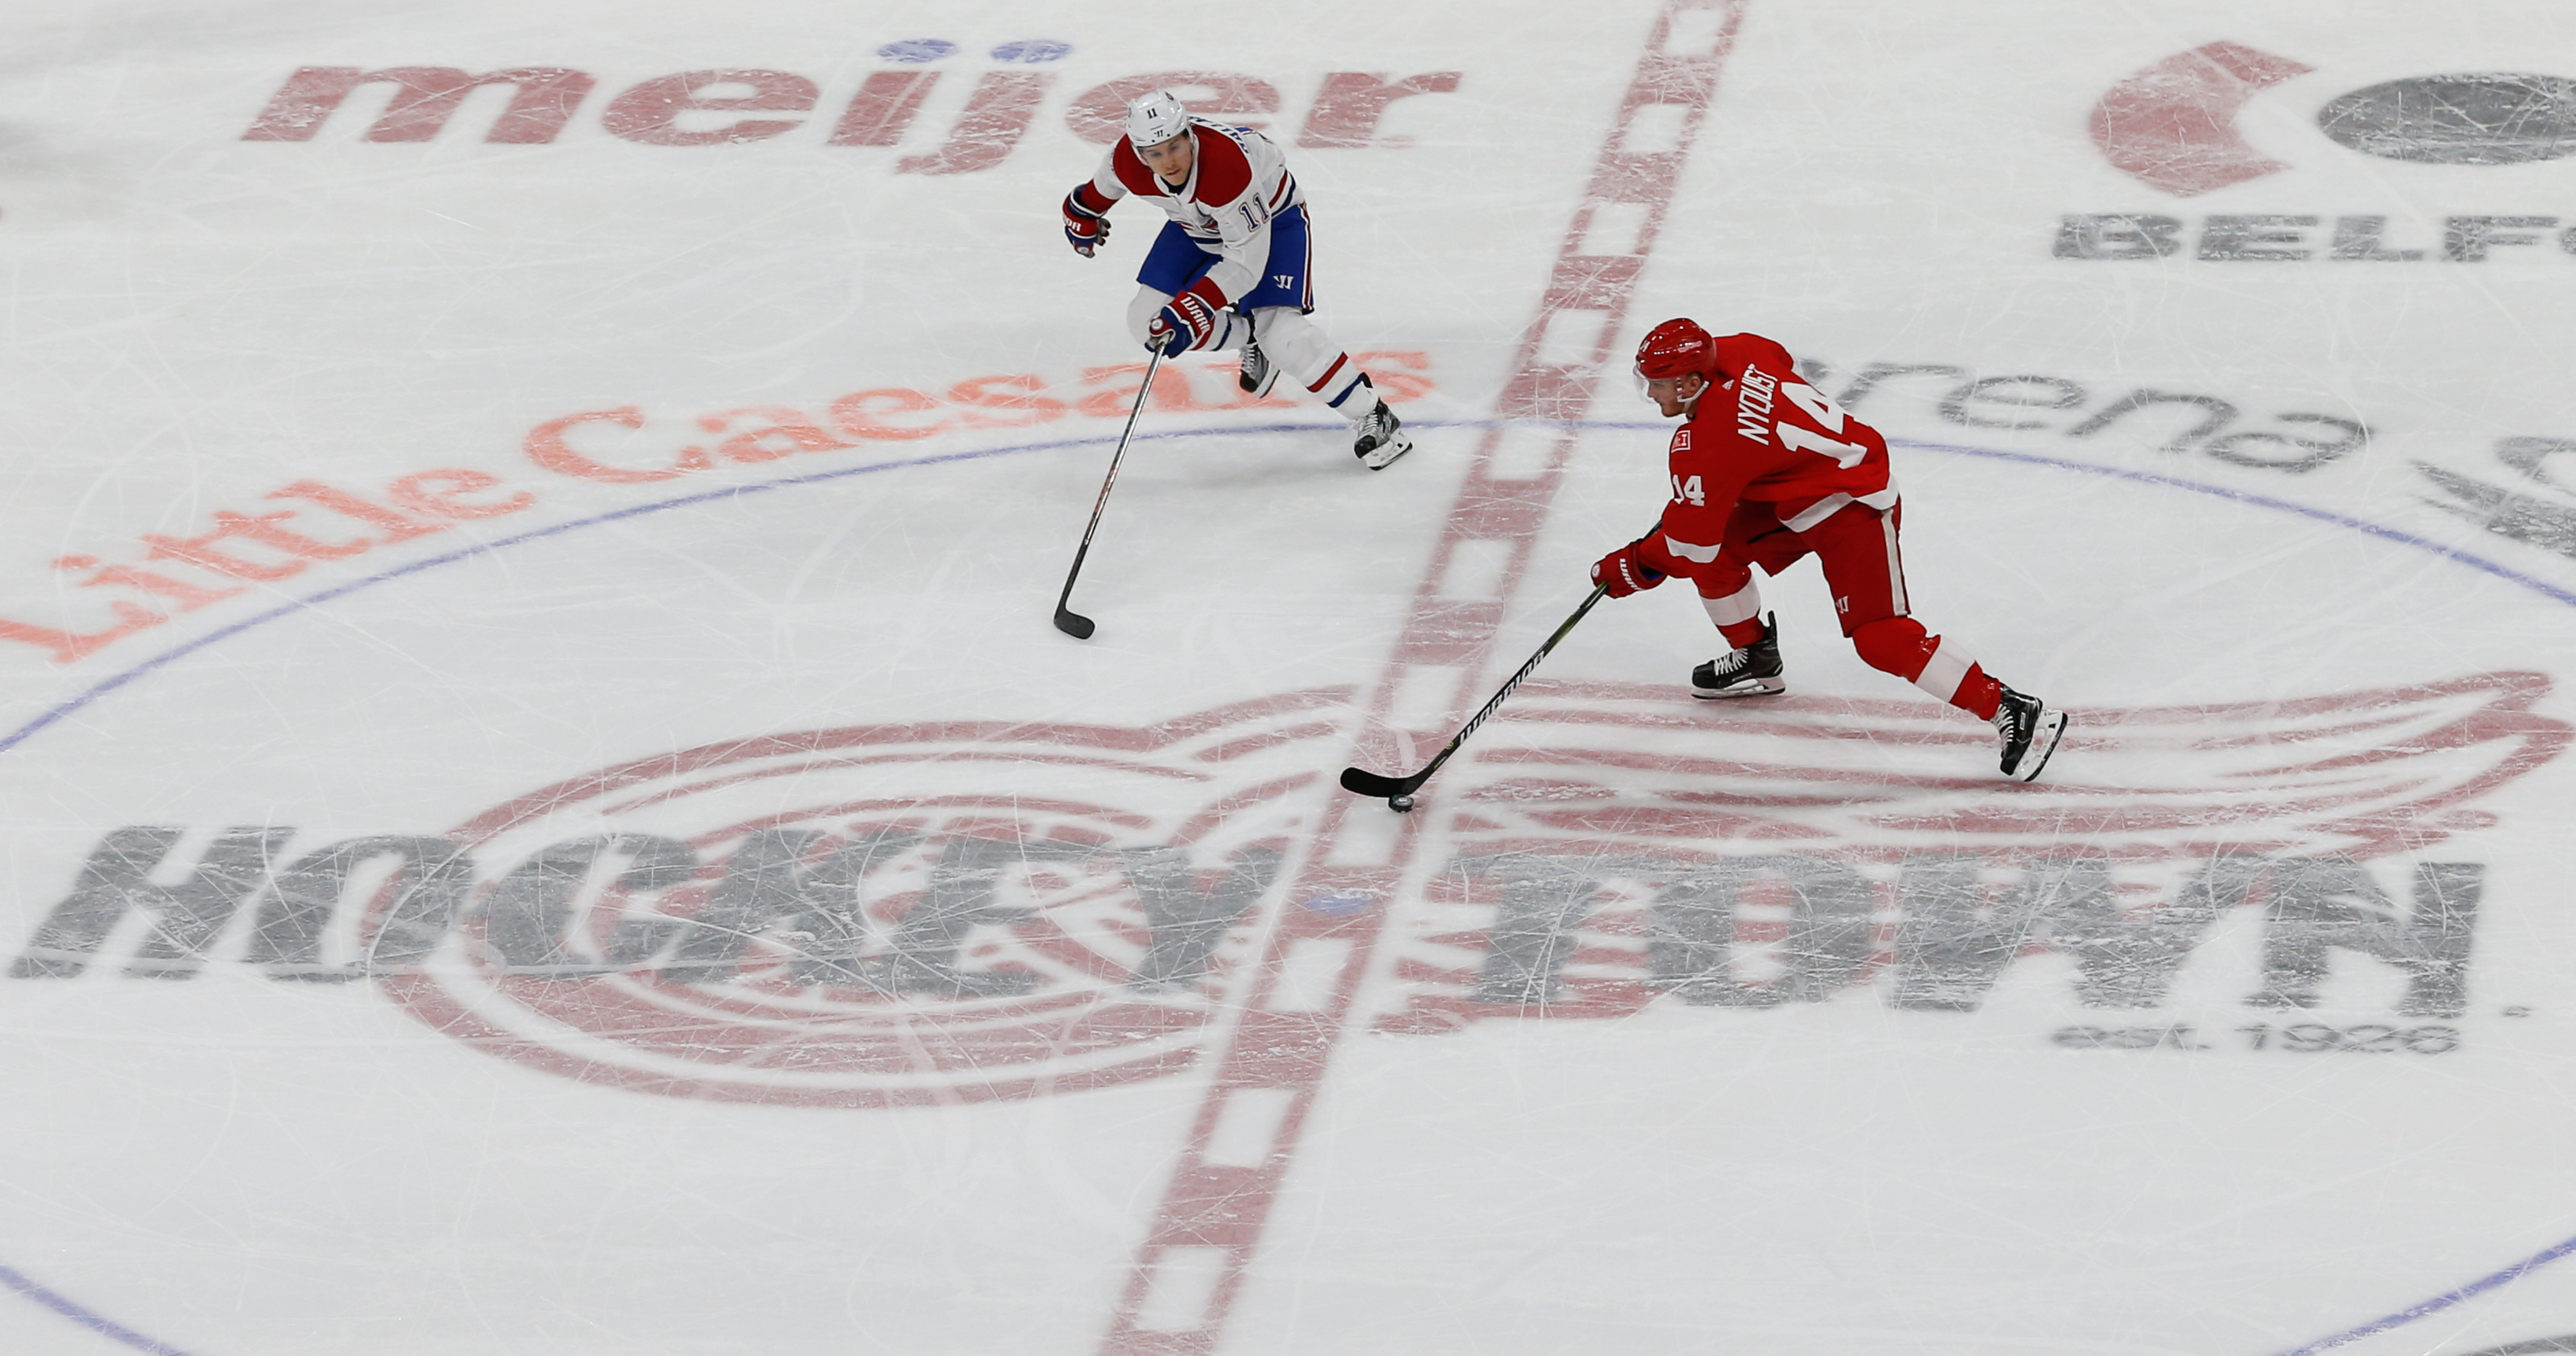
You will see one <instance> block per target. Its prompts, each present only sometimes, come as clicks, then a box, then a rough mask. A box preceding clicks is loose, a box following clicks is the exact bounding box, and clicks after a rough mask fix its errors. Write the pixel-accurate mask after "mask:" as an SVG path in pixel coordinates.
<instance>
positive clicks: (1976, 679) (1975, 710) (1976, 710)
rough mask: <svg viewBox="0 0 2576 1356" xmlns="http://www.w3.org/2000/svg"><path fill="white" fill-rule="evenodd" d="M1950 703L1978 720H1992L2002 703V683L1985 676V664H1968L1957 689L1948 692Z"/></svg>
mask: <svg viewBox="0 0 2576 1356" xmlns="http://www.w3.org/2000/svg"><path fill="white" fill-rule="evenodd" d="M1950 704H1951V705H1952V706H1955V707H1957V708H1959V709H1960V710H1962V711H1965V712H1967V713H1968V714H1969V715H1972V716H1975V717H1976V718H1977V719H1979V720H1993V719H1994V718H1995V711H1996V710H1997V709H1998V708H2000V707H2001V706H2002V705H2003V704H2004V685H2003V684H2001V683H1998V682H1996V681H1995V680H1994V679H1992V678H1989V677H1987V676H1986V667H1985V665H1983V664H1970V665H1969V666H1968V676H1967V677H1965V678H1962V679H1960V680H1959V690H1958V691H1956V692H1954V693H1951V694H1950Z"/></svg>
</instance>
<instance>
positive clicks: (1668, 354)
mask: <svg viewBox="0 0 2576 1356" xmlns="http://www.w3.org/2000/svg"><path fill="white" fill-rule="evenodd" d="M1685 372H1696V373H1698V374H1699V376H1700V379H1701V380H1702V381H1706V382H1708V383H1709V384H1711V385H1715V384H1716V383H1717V381H1718V378H1719V372H1718V370H1717V341H1716V340H1714V339H1711V338H1709V337H1708V331H1706V330H1704V329H1701V328H1700V327H1699V322H1698V321H1696V320H1690V319H1686V318H1677V319H1673V320H1667V321H1665V322H1664V323H1662V324H1660V325H1657V326H1656V327H1654V328H1653V329H1651V330H1648V331H1646V337H1645V338H1644V339H1641V340H1639V341H1638V343H1637V384H1638V385H1640V386H1643V385H1644V384H1645V383H1647V382H1650V381H1663V380H1666V379H1668V378H1672V377H1678V376H1680V375H1682V374H1683V373H1685Z"/></svg>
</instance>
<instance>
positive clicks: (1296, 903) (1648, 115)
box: [1100, 0, 1747, 1356]
mask: <svg viewBox="0 0 2576 1356" xmlns="http://www.w3.org/2000/svg"><path fill="white" fill-rule="evenodd" d="M1746 3H1747V0H1664V3H1663V8H1662V11H1661V12H1660V13H1659V14H1657V15H1656V18H1655V26H1654V31H1653V33H1652V35H1651V36H1650V37H1648V39H1647V41H1646V47H1645V51H1644V52H1643V53H1642V54H1641V55H1640V56H1639V58H1638V61H1637V68H1636V72H1635V74H1634V75H1633V76H1632V77H1631V78H1630V80H1629V82H1628V88H1627V91H1626V93H1625V94H1624V95H1623V96H1622V97H1621V99H1620V101H1619V110H1618V114H1617V116H1616V118H1615V120H1614V122H1613V125H1612V127H1611V131H1610V135H1609V138H1608V139H1607V141H1605V142H1604V143H1603V145H1602V148H1601V152H1600V155H1599V157H1598V158H1597V159H1595V161H1594V162H1593V166H1592V173H1591V177H1590V179H1589V180H1588V181H1587V182H1586V183H1585V185H1584V189H1583V197H1582V199H1581V202H1580V203H1579V205H1578V206H1577V207H1576V208H1575V212H1574V220H1573V222H1572V224H1571V225H1570V226H1568V227H1567V229H1566V233H1565V238H1564V240H1563V241H1562V242H1561V243H1560V244H1559V245H1558V247H1557V254H1556V263H1555V266H1554V267H1553V268H1552V269H1551V270H1550V272H1549V275H1548V283H1547V291H1546V293H1545V295H1544V296H1543V297H1542V299H1541V300H1540V302H1539V307H1538V313H1537V314H1536V315H1535V316H1533V317H1532V318H1531V320H1530V323H1529V325H1528V327H1527V328H1526V329H1524V330H1523V331H1522V332H1521V342H1520V350H1519V353H1518V355H1517V357H1516V358H1515V360H1514V363H1513V369H1512V371H1513V375H1512V377H1511V379H1510V381H1508V382H1507V383H1506V384H1505V385H1504V387H1503V392H1502V395H1501V396H1500V398H1499V399H1498V400H1497V401H1496V402H1495V413H1496V415H1497V416H1498V422H1497V423H1496V425H1495V426H1494V427H1492V428H1490V429H1488V430H1486V432H1485V434H1484V437H1483V440H1482V441H1481V443H1480V444H1479V445H1478V447H1477V449H1476V455H1475V460H1474V462H1473V463H1472V464H1471V465H1470V467H1469V468H1468V472H1467V478H1466V483H1465V484H1464V485H1463V486H1462V487H1461V488H1460V490H1459V493H1458V501H1457V503H1456V505H1455V506H1454V507H1453V508H1452V509H1451V510H1450V513H1449V519H1448V523H1447V526H1446V529H1445V530H1444V531H1443V533H1442V534H1441V537H1440V541H1439V543H1438V545H1437V546H1436V547H1435V548H1434V549H1433V551H1432V555H1431V567H1430V569H1429V570H1428V571H1427V572H1426V573H1425V574H1424V576H1423V579H1422V583H1421V585H1420V586H1419V587H1418V588H1417V589H1416V590H1415V592H1414V597H1413V608H1412V611H1411V613H1410V615H1409V616H1408V617H1407V619H1406V621H1405V627H1404V634H1403V638H1402V640H1401V641H1400V643H1399V644H1398V646H1397V648H1396V653H1395V656H1394V658H1393V660H1392V661H1391V662H1390V663H1389V665H1388V667H1387V671H1386V673H1385V675H1384V676H1383V677H1382V678H1381V679H1380V680H1379V681H1378V684H1377V687H1376V689H1375V690H1374V692H1373V693H1372V694H1371V696H1370V699H1369V707H1368V714H1369V720H1368V725H1367V727H1366V728H1367V729H1368V730H1370V731H1381V730H1387V729H1388V728H1389V727H1390V726H1392V725H1393V724H1394V723H1395V722H1397V721H1399V720H1404V719H1411V718H1413V717H1411V716H1409V715H1408V714H1406V713H1400V712H1399V711H1398V705H1397V703H1398V699H1399V694H1405V693H1413V694H1416V695H1417V697H1418V696H1445V699H1446V702H1447V711H1442V712H1440V713H1439V714H1438V715H1437V716H1435V717H1434V719H1439V720H1445V719H1447V717H1448V712H1450V711H1455V712H1464V711H1471V710H1474V709H1475V708H1476V707H1477V706H1478V705H1480V704H1481V703H1482V701H1483V699H1484V698H1485V696H1486V695H1487V694H1486V691H1485V683H1486V682H1487V678H1486V674H1485V670H1486V668H1487V666H1488V662H1489V661H1490V659H1491V658H1492V654H1493V647H1494V639H1495V631H1496V630H1497V628H1499V627H1500V626H1501V624H1502V621H1503V617H1504V613H1505V610H1506V608H1507V606H1508V604H1509V603H1510V601H1511V599H1512V596H1513V594H1514V593H1515V592H1517V591H1518V589H1519V587H1520V584H1521V579H1522V576H1523V575H1524V574H1526V573H1527V571H1528V568H1529V561H1530V554H1531V552H1532V550H1533V549H1535V546H1536V543H1537V540H1538V533H1539V528H1540V526H1541V525H1542V524H1543V523H1544V522H1545V521H1546V520H1547V514H1548V511H1549V509H1550V508H1551V507H1552V506H1553V504H1554V502H1555V498H1556V490H1557V486H1558V484H1559V482H1560V481H1562V480H1563V478H1564V472H1565V466H1566V462H1567V460H1568V459H1569V458H1570V457H1571V456H1572V454H1573V450H1574V442H1575V439H1576V437H1577V436H1578V431H1577V429H1575V428H1574V427H1573V425H1574V424H1575V423H1577V422H1578V421H1580V420H1582V419H1583V418H1584V417H1585V414H1586V412H1587V411H1588V410H1589V409H1590V407H1591V403H1592V397H1593V393H1594V390H1595V388H1596V386H1597V385H1598V384H1599V381H1600V378H1601V376H1602V374H1603V373H1604V372H1605V371H1607V370H1609V369H1608V364H1609V362H1610V360H1611V354H1610V349H1611V346H1612V345H1613V344H1614V343H1616V342H1617V340H1618V338H1619V334H1620V331H1621V328H1622V325H1623V323H1624V321H1625V319H1626V317H1627V313H1628V301H1629V298H1630V296H1631V294H1632V293H1633V292H1634V291H1635V289H1636V284H1637V277H1638V275H1639V274H1640V273H1642V272H1643V271H1644V269H1645V264H1646V258H1647V256H1648V255H1649V254H1650V253H1651V252H1652V251H1653V249H1654V244H1655V238H1656V236H1657V234H1658V233H1659V232H1660V231H1661V229H1662V227H1663V221H1664V213H1665V211H1666V210H1667V209H1668V208H1669V207H1670V206H1671V204H1672V199H1673V194H1674V192H1675V190H1676V189H1677V188H1678V186H1679V184H1680V181H1681V173H1682V167H1683V165H1684V163H1685V162H1686V160H1687V159H1688V157H1689V154H1690V148H1691V145H1692V143H1693V142H1694V141H1696V140H1697V138H1698V135H1699V130H1700V125H1701V124H1702V123H1703V122H1704V121H1705V120H1706V118H1707V115H1708V106H1709V101H1710V99H1711V98H1712V97H1713V96H1714V95H1715V93H1716V90H1717V77H1718V71H1719V69H1720V68H1721V67H1722V66H1723V65H1724V64H1725V61H1726V57H1727V53H1728V52H1729V50H1730V49H1731V48H1732V47H1733V45H1734V42H1735V34H1736V30H1737V28H1738V26H1739V25H1740V24H1741V22H1742V20H1743V11H1744V6H1745V4H1746ZM1622 237H1624V238H1622ZM1566 582H1567V585H1568V588H1569V591H1570V592H1572V591H1574V590H1573V586H1574V585H1575V584H1576V583H1577V582H1578V581H1576V580H1572V579H1569V580H1568V581H1566ZM1421 704H1422V703H1420V702H1418V701H1407V703H1406V707H1407V711H1408V712H1409V711H1410V710H1411V709H1412V708H1413V707H1415V706H1417V705H1421ZM1449 733H1450V731H1449V730H1448V729H1446V728H1442V729H1438V730H1422V729H1404V730H1396V731H1393V732H1392V733H1391V734H1377V735H1375V736H1374V737H1371V736H1365V735H1364V736H1363V738H1362V740H1361V748H1360V753H1361V754H1362V755H1363V756H1364V757H1368V758H1372V759H1385V758H1389V757H1393V758H1397V759H1399V760H1400V759H1404V758H1406V757H1407V756H1408V755H1409V756H1411V758H1412V760H1413V763H1414V764H1418V762H1419V759H1420V758H1422V757H1427V756H1429V753H1430V751H1432V750H1435V749H1437V748H1438V747H1439V746H1440V745H1441V744H1442V743H1443V742H1445V741H1446V739H1447V737H1448V735H1449ZM1395 770H1396V771H1399V772H1401V771H1404V770H1408V769H1407V768H1398V769H1395ZM1354 806H1357V807H1359V808H1360V809H1361V810H1362V811H1364V812H1366V813H1369V814H1372V815H1379V816H1384V815H1386V813H1387V812H1386V811H1385V810H1384V809H1383V808H1382V807H1381V806H1379V805H1378V803H1377V802H1375V801H1362V800H1360V799H1358V798H1356V797H1353V796H1348V795H1342V794H1339V793H1335V794H1333V795H1331V796H1330V797H1329V798H1328V799H1327V800H1326V802H1325V808H1324V815H1323V822H1322V824H1321V825H1320V826H1319V827H1318V829H1317V830H1316V834H1315V839H1314V843H1313V845H1312V847H1311V849H1310V851H1309V852H1308V854H1307V856H1306V859H1305V861H1304V863H1303V865H1302V866H1301V867H1300V868H1299V870H1298V873H1297V876H1296V878H1295V879H1294V881H1293V882H1292V883H1291V884H1290V886H1289V888H1288V894H1287V897H1286V902H1285V903H1284V905H1283V906H1282V909H1281V914H1280V917H1279V919H1278V920H1277V922H1276V923H1275V925H1274V926H1273V927H1272V929H1271V932H1270V935H1269V938H1268V941H1267V943H1266V945H1265V946H1264V949H1263V953H1262V956H1261V962H1260V966H1259V968H1258V970H1257V971H1256V972H1255V973H1253V974H1252V975H1251V976H1250V977H1249V980H1248V982H1247V983H1246V984H1245V985H1244V995H1243V999H1242V1007H1241V1011H1240V1013H1239V1014H1238V1015H1237V1018H1236V1021H1235V1024H1234V1026H1233V1028H1232V1030H1231V1032H1230V1034H1229V1035H1228V1036H1227V1038H1226V1040H1225V1043H1224V1046H1223V1048H1222V1049H1221V1050H1220V1051H1219V1052H1218V1053H1217V1054H1216V1055H1215V1057H1214V1059H1215V1075H1214V1077H1213V1078H1211V1080H1210V1082H1209V1087H1208V1092H1207V1097H1206V1100H1205V1101H1203V1102H1201V1103H1200V1105H1199V1112H1198V1117H1197V1119H1196V1120H1195V1121H1194V1122H1193V1123H1192V1125H1191V1127H1190V1134H1189V1140H1188V1142H1187V1144H1186V1145H1184V1146H1183V1148H1182V1150H1181V1154H1180V1158H1179V1161H1178V1162H1177V1163H1175V1164H1174V1165H1173V1168H1172V1176H1171V1181H1170V1183H1169V1184H1168V1185H1167V1186H1166V1187H1165V1188H1164V1191H1163V1197H1162V1201H1161V1203H1160V1205H1159V1206H1158V1207H1157V1208H1156V1210H1155V1212H1154V1219H1153V1223H1152V1226H1151V1228H1150V1230H1149V1231H1148V1233H1147V1235H1146V1238H1145V1240H1144V1242H1143V1244H1142V1245H1141V1246H1140V1247H1139V1248H1138V1249H1137V1253H1136V1258H1135V1261H1134V1264H1133V1266H1132V1267H1131V1268H1130V1269H1129V1272H1128V1276H1127V1284H1126V1288H1125V1290H1124V1292H1123V1293H1122V1294H1121V1295H1120V1296H1119V1299H1118V1306H1117V1310H1116V1312H1115V1314H1114V1316H1113V1317H1112V1318H1111V1320H1110V1326H1109V1331H1108V1333H1107V1335H1106V1336H1105V1337H1104V1338H1103V1339H1102V1341H1101V1344H1100V1352H1101V1356H1210V1353H1213V1352H1214V1351H1215V1350H1216V1346H1217V1342H1218V1339H1219V1337H1220V1336H1221V1335H1222V1333H1223V1331H1224V1327H1225V1321H1226V1317H1227V1315H1228V1313H1229V1312H1230V1311H1231V1310H1232V1309H1233V1307H1234V1301H1235V1299H1236V1297H1237V1296H1238V1295H1239V1294H1240V1292H1241V1290H1242V1287H1243V1280H1244V1272H1245V1269H1246V1268H1247V1267H1248V1266H1249V1265H1250V1263H1251V1260H1252V1254H1253V1251H1254V1249H1255V1248H1256V1247H1257V1246H1258V1245H1259V1243H1260V1241H1261V1232H1262V1228H1263V1226H1264V1225H1265V1224H1266V1223H1267V1222H1268V1220H1269V1218H1270V1212H1271V1210H1272V1209H1273V1207H1274V1206H1275V1205H1276V1204H1277V1202H1278V1197H1279V1188H1280V1184H1281V1182H1282V1181H1283V1180H1284V1179H1285V1178H1286V1176H1287V1173H1288V1168H1289V1164H1290V1163H1291V1161H1292V1160H1293V1159H1294V1157H1295V1153H1296V1148H1297V1141H1298V1135H1299V1132H1300V1130H1301V1129H1302V1128H1303V1127H1304V1124H1305V1119H1306V1113H1307V1111H1308V1110H1309V1108H1311V1107H1312V1106H1313V1104H1314V1099H1315V1093H1316V1091H1317V1089H1318V1088H1319V1087H1321V1086H1322V1083H1323V1079H1324V1073H1325V1069H1326V1066H1327V1064H1328V1063H1329V1062H1330V1060H1331V1057H1332V1052H1333V1048H1334V1046H1335V1045H1336V1044H1337V1043H1338V1041H1339V1039H1340V1037H1341V1034H1342V1032H1343V1029H1344V1028H1345V1027H1346V1026H1347V1025H1348V1024H1349V1022H1350V1019H1351V1014H1352V1009H1353V1007H1354V1005H1355V1004H1356V1001H1357V998H1358V995H1359V989H1360V982H1361V979H1362V977H1363V976H1365V975H1366V974H1367V973H1368V968H1369V962H1370V959H1371V957H1372V956H1373V955H1374V954H1375V952H1376V948H1377V942H1378V938H1379V936H1380V934H1381V933H1382V932H1383V931H1384V930H1385V925H1386V919H1387V916H1388V914H1389V912H1390V911H1391V909H1392V907H1393V904H1394V902H1395V900H1396V897H1397V890H1398V887H1399V885H1400V884H1401V883H1402V881H1403V880H1404V878H1405V876H1406V874H1407V872H1408V871H1409V870H1410V868H1411V867H1412V866H1413V865H1414V858H1415V855H1416V853H1417V851H1418V849H1419V846H1420V843H1421V833H1422V829H1421V825H1422V823H1423V821H1425V820H1427V819H1428V818H1430V816H1429V815H1427V814H1424V815H1407V816H1403V817H1402V819H1401V820H1400V821H1399V822H1398V823H1397V824H1396V825H1395V826H1394V829H1393V832H1392V833H1391V834H1389V833H1387V832H1385V830H1384V827H1383V825H1375V826H1372V830H1373V831H1370V832H1363V833H1358V834H1350V835H1346V834H1345V833H1344V832H1343V830H1344V827H1345V825H1346V824H1347V822H1348V817H1349V815H1350V814H1351V813H1352V811H1353V807H1354Z"/></svg>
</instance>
